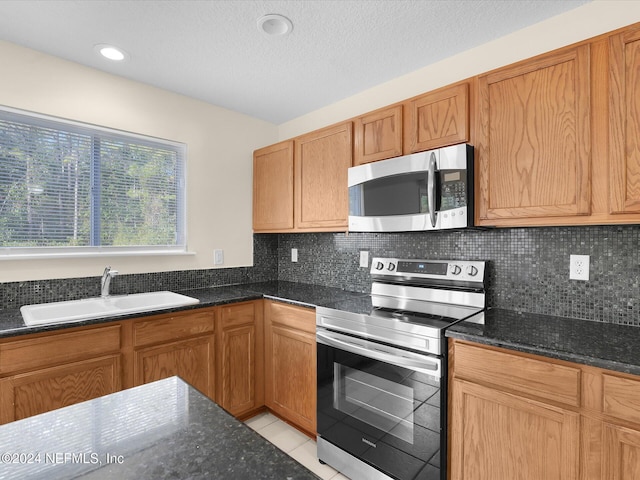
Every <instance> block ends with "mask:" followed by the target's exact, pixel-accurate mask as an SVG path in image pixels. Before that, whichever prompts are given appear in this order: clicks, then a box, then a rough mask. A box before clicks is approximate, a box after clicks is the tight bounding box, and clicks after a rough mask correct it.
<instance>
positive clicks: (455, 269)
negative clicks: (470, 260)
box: [451, 265, 462, 275]
mask: <svg viewBox="0 0 640 480" xmlns="http://www.w3.org/2000/svg"><path fill="white" fill-rule="evenodd" d="M461 271H462V268H461V267H460V265H451V274H452V275H460V272H461Z"/></svg>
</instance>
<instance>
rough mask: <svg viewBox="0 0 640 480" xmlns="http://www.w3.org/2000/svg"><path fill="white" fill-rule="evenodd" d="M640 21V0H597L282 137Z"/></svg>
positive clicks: (371, 92) (302, 122)
mask: <svg viewBox="0 0 640 480" xmlns="http://www.w3.org/2000/svg"><path fill="white" fill-rule="evenodd" d="M639 21H640V0H595V1H593V2H591V3H588V4H586V5H583V6H581V7H578V8H576V9H574V10H571V11H569V12H566V13H564V14H561V15H558V16H556V17H553V18H551V19H548V20H546V21H543V22H540V23H538V24H536V25H533V26H531V27H528V28H525V29H522V30H519V31H517V32H514V33H512V34H510V35H507V36H505V37H502V38H499V39H497V40H494V41H492V42H489V43H486V44H484V45H481V46H479V47H476V48H474V49H471V50H468V51H466V52H462V53H460V54H458V55H455V56H453V57H450V58H447V59H445V60H442V61H440V62H438V63H435V64H433V65H430V66H427V67H425V68H422V69H420V70H417V71H415V72H412V73H409V74H407V75H404V76H402V77H398V78H395V79H393V80H391V81H389V82H387V83H384V84H381V85H378V86H375V87H373V88H370V89H368V90H365V91H363V92H361V93H359V94H357V95H354V96H352V97H349V98H347V99H345V100H342V101H340V102H337V103H334V104H332V105H328V106H326V107H324V108H321V109H318V110H316V111H314V112H311V113H309V114H307V115H303V116H301V117H299V118H296V119H294V120H291V121H289V122H286V123H283V124H282V125H280V126H279V128H278V138H279V140H286V139H289V138H292V137H295V136H296V135H300V134H302V133H306V132H309V131H312V130H315V129H318V128H321V127H324V126H326V125H331V124H333V123H336V122H340V121H343V120H346V119H348V118H351V117H355V116H357V115H361V114H363V113H366V112H369V111H371V110H375V109H377V108H380V107H384V106H385V105H390V104H392V103H395V102H398V101H401V100H404V99H406V98H410V97H413V96H415V95H419V94H421V93H424V92H428V91H430V90H434V89H436V88H439V87H442V86H445V85H449V84H451V83H454V82H457V81H459V80H464V79H465V78H469V77H473V76H475V75H479V74H481V73H484V72H488V71H489V70H492V69H494V68H498V67H501V66H504V65H508V64H510V63H513V62H517V61H519V60H523V59H526V58H530V57H533V56H535V55H538V54H540V53H545V52H548V51H551V50H554V49H556V48H560V47H562V46H565V45H570V44H572V43H575V42H579V41H581V40H585V39H588V38H591V37H595V36H597V35H600V34H602V33H606V32H610V31H611V30H615V29H617V28H620V27H624V26H626V25H630V24H632V23H635V22H639ZM488 28H490V26H489V27H488Z"/></svg>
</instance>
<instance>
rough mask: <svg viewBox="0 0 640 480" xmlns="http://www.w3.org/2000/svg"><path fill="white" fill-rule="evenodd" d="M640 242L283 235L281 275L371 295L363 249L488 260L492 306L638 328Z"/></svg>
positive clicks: (592, 233) (492, 233)
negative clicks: (572, 269) (581, 268)
mask: <svg viewBox="0 0 640 480" xmlns="http://www.w3.org/2000/svg"><path fill="white" fill-rule="evenodd" d="M639 246H640V226H637V225H633V226H598V227H549V228H512V229H487V230H465V231H454V232H446V231H440V232H422V233H383V234H380V233H349V234H344V233H318V234H282V235H280V236H279V241H278V278H279V279H280V280H291V281H300V282H306V283H316V284H320V285H327V286H332V287H340V288H344V289H347V290H355V291H360V292H367V291H369V289H370V286H371V280H370V276H369V269H365V268H360V267H359V266H358V265H359V252H360V251H361V250H367V251H369V255H370V258H371V257H375V256H382V257H384V256H387V257H396V258H420V259H458V260H487V261H488V262H489V264H488V272H487V279H488V287H487V291H488V295H487V303H488V305H490V306H493V307H498V308H507V309H513V310H520V311H525V312H531V313H542V314H549V315H558V316H566V317H574V318H581V319H586V320H597V321H602V322H611V323H619V324H629V325H638V326H640V248H639ZM292 248H297V249H298V262H297V263H293V262H291V249H292ZM571 254H581V255H590V263H591V265H590V280H589V281H588V282H584V281H577V280H569V256H570V255H571Z"/></svg>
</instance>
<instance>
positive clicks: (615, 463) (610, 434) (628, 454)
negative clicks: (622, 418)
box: [601, 423, 640, 480]
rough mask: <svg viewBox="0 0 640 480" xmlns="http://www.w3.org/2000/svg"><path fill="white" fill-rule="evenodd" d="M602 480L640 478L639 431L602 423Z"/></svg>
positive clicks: (632, 479)
mask: <svg viewBox="0 0 640 480" xmlns="http://www.w3.org/2000/svg"><path fill="white" fill-rule="evenodd" d="M603 430H604V432H603V440H604V449H603V462H602V476H601V478H602V479H603V480H637V479H638V478H640V431H638V430H633V429H630V428H625V427H620V426H618V425H612V424H609V423H605V424H604V429H603Z"/></svg>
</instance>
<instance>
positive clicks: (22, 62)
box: [0, 42, 277, 282]
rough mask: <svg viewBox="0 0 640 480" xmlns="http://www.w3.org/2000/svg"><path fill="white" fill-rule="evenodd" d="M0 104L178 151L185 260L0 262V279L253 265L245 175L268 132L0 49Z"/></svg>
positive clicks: (133, 85)
mask: <svg viewBox="0 0 640 480" xmlns="http://www.w3.org/2000/svg"><path fill="white" fill-rule="evenodd" d="M0 65H2V66H1V67H0V69H1V71H2V74H0V104H1V105H6V106H10V107H14V108H21V109H26V110H31V111H34V112H39V113H44V114H48V115H54V116H58V117H63V118H68V119H72V120H77V121H82V122H89V123H93V124H96V125H101V126H105V127H110V128H116V129H120V130H126V131H130V132H136V133H140V134H145V135H151V136H155V137H160V138H166V139H170V140H175V141H178V142H183V143H186V144H187V188H188V195H187V236H188V237H187V238H188V249H189V251H191V252H195V254H194V255H188V256H155V257H135V258H134V257H112V258H76V259H69V258H65V259H49V260H13V261H7V260H0V282H13V281H21V280H39V279H46V278H70V277H84V276H97V275H100V274H101V273H102V270H103V269H104V267H105V266H106V265H107V264H110V265H111V266H112V267H113V268H115V269H116V270H118V271H120V272H121V273H143V272H155V271H172V270H182V269H204V268H213V267H214V266H213V250H214V248H222V249H224V255H225V264H224V265H223V266H224V267H230V266H234V267H236V266H246V265H252V263H253V243H252V228H251V208H252V207H251V194H252V186H251V179H252V175H251V170H252V152H253V150H254V149H255V148H258V147H260V146H263V145H268V144H271V143H274V142H275V141H277V127H276V126H275V125H272V124H270V123H267V122H264V121H261V120H257V119H254V118H251V117H248V116H246V115H240V114H238V113H235V112H231V111H229V110H225V109H223V108H220V107H216V106H213V105H210V104H207V103H204V102H199V101H196V100H193V99H190V98H187V97H184V96H181V95H177V94H174V93H170V92H167V91H165V90H161V89H158V88H155V87H151V86H148V85H145V84H141V83H138V82H133V81H130V80H126V79H124V78H121V77H118V76H114V75H110V74H106V73H103V72H101V71H98V70H95V69H91V68H87V67H83V66H81V65H78V64H75V63H72V62H68V61H65V60H62V59H59V58H56V57H53V56H49V55H45V54H42V53H39V52H36V51H33V50H29V49H26V48H22V47H19V46H16V45H14V44H11V43H7V42H0Z"/></svg>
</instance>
